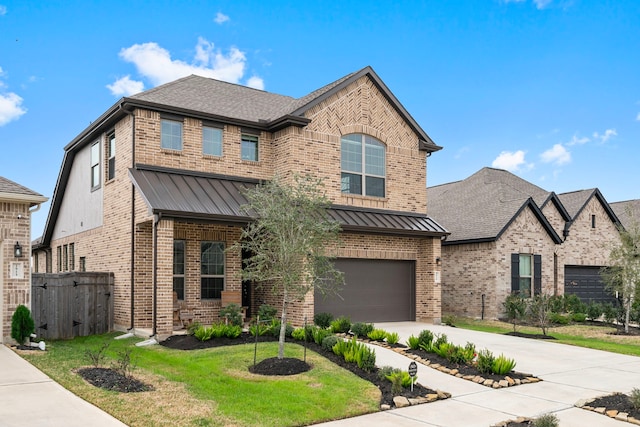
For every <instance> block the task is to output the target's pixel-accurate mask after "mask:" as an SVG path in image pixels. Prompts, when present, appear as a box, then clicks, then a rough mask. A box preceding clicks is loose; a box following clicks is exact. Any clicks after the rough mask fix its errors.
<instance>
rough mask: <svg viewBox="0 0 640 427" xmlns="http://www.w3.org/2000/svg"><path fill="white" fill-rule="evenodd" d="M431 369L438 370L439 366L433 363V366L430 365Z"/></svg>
mask: <svg viewBox="0 0 640 427" xmlns="http://www.w3.org/2000/svg"><path fill="white" fill-rule="evenodd" d="M431 367H432V368H433V369H438V368H439V367H440V364H438V363H434V364H432V365H431Z"/></svg>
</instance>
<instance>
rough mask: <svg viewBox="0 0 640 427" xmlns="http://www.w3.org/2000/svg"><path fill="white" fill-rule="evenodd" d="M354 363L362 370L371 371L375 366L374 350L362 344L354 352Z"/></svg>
mask: <svg viewBox="0 0 640 427" xmlns="http://www.w3.org/2000/svg"><path fill="white" fill-rule="evenodd" d="M356 363H357V364H358V367H359V368H360V369H362V370H363V371H365V372H373V370H374V369H375V368H376V352H375V351H374V350H373V349H371V348H369V347H367V346H366V345H362V347H360V348H358V351H357V353H356Z"/></svg>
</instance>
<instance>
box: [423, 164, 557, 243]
mask: <svg viewBox="0 0 640 427" xmlns="http://www.w3.org/2000/svg"><path fill="white" fill-rule="evenodd" d="M550 194H551V193H549V192H548V191H546V190H544V189H542V188H540V187H538V186H536V185H533V184H531V183H530V182H528V181H525V180H524V179H522V178H519V177H517V176H515V175H514V174H512V173H510V172H507V171H505V170H501V169H493V168H483V169H481V170H480V171H478V172H476V173H475V174H473V175H471V176H470V177H468V178H466V179H464V180H462V181H457V182H452V183H449V184H443V185H438V186H435V187H429V188H427V209H428V211H427V213H428V214H429V216H430V217H432V218H433V219H434V220H436V221H437V222H438V223H440V224H442V225H443V226H444V227H445V228H446V229H447V230H449V231H450V232H451V235H450V236H449V237H448V238H447V242H455V241H467V240H492V239H495V238H497V237H498V236H499V235H500V232H501V231H502V230H503V229H504V227H505V226H506V225H507V224H509V222H510V221H511V220H512V219H513V218H514V216H515V215H516V213H518V211H519V210H520V209H521V208H522V207H523V205H524V204H525V203H527V201H528V200H529V198H532V199H533V200H534V202H535V203H536V205H537V206H540V205H541V204H542V203H544V202H545V201H546V200H547V198H548V196H549V195H550Z"/></svg>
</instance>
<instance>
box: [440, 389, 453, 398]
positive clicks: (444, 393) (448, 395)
mask: <svg viewBox="0 0 640 427" xmlns="http://www.w3.org/2000/svg"><path fill="white" fill-rule="evenodd" d="M436 393H438V398H439V399H448V398H450V397H451V393H447V392H446V391H442V390H436Z"/></svg>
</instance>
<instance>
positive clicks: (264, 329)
mask: <svg viewBox="0 0 640 427" xmlns="http://www.w3.org/2000/svg"><path fill="white" fill-rule="evenodd" d="M270 330H271V327H270V326H269V325H265V324H263V323H259V324H256V325H251V326H249V333H250V334H251V335H252V336H254V337H255V336H256V334H257V335H258V336H259V337H261V336H263V335H266V334H267V333H269V331H270Z"/></svg>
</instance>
